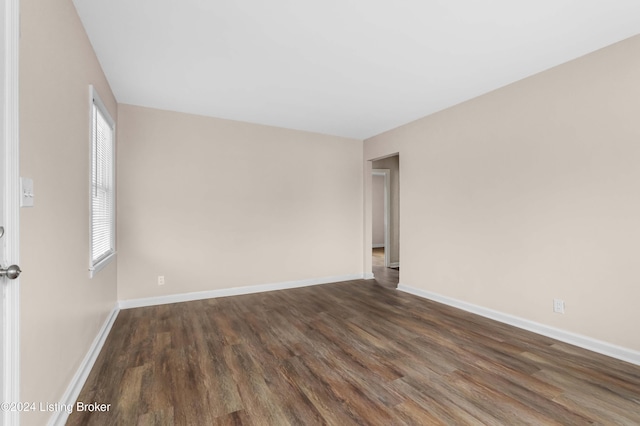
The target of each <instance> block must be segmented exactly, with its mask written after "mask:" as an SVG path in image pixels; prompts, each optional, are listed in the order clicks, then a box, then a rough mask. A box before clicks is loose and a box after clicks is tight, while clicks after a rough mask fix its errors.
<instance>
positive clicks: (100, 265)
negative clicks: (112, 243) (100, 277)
mask: <svg viewBox="0 0 640 426" xmlns="http://www.w3.org/2000/svg"><path fill="white" fill-rule="evenodd" d="M116 253H117V252H115V251H114V252H113V253H111V254H110V255H109V256H107V257H105V258H104V259H102V260H101V261H100V262H98V263H96V264H95V265H93V266H92V267H90V268H89V278H93V277H95V276H96V274H97V273H98V271H100V270H102V269H103V268H104V267H105V266H107V265H108V264H109V263H111V261H113V260H114V259H115V258H116Z"/></svg>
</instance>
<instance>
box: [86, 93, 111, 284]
mask: <svg viewBox="0 0 640 426" xmlns="http://www.w3.org/2000/svg"><path fill="white" fill-rule="evenodd" d="M114 140H115V124H114V122H113V120H112V119H111V117H110V116H109V113H108V112H107V109H106V108H105V106H104V104H103V103H102V101H101V100H100V97H99V96H98V94H97V93H96V91H95V90H94V88H93V87H91V220H90V226H91V231H90V235H91V243H90V246H91V265H90V267H89V271H90V275H91V277H93V276H94V275H95V273H96V272H98V271H99V270H100V269H102V268H103V267H105V266H106V265H107V264H108V263H109V262H110V261H111V260H112V259H113V258H114V256H115V253H116V251H115V240H116V238H115V223H116V221H115V179H114V163H115V161H114V151H115V150H114Z"/></svg>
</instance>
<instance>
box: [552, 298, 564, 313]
mask: <svg viewBox="0 0 640 426" xmlns="http://www.w3.org/2000/svg"><path fill="white" fill-rule="evenodd" d="M553 312H556V313H558V314H564V300H562V299H553Z"/></svg>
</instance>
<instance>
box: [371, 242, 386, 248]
mask: <svg viewBox="0 0 640 426" xmlns="http://www.w3.org/2000/svg"><path fill="white" fill-rule="evenodd" d="M373 248H384V243H382V244H373Z"/></svg>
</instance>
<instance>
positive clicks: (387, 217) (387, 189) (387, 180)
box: [371, 169, 391, 268]
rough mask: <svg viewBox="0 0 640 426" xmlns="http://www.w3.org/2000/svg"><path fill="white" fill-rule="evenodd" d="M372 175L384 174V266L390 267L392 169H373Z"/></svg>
mask: <svg viewBox="0 0 640 426" xmlns="http://www.w3.org/2000/svg"><path fill="white" fill-rule="evenodd" d="M371 176H372V177H373V176H384V267H385V268H388V267H389V265H390V264H391V237H390V228H391V170H389V169H371ZM372 190H373V185H372Z"/></svg>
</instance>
